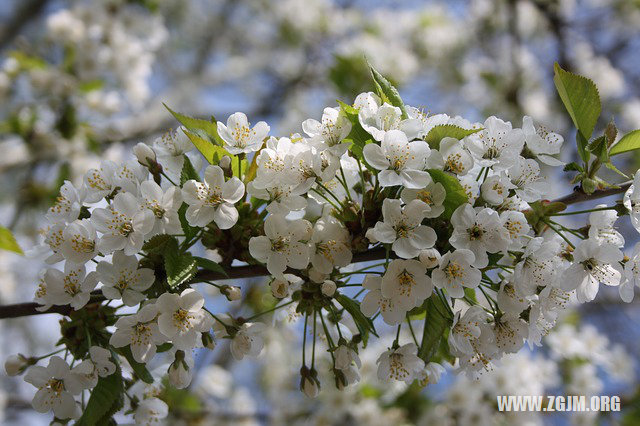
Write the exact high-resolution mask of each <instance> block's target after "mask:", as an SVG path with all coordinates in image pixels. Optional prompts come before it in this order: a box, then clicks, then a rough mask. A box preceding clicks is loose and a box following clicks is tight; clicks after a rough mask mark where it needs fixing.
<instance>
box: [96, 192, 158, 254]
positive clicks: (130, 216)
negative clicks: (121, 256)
mask: <svg viewBox="0 0 640 426" xmlns="http://www.w3.org/2000/svg"><path fill="white" fill-rule="evenodd" d="M91 222H92V223H93V225H94V226H95V228H96V230H98V231H99V232H101V233H102V234H103V235H102V237H100V239H99V240H98V243H97V247H98V251H100V252H101V253H102V254H109V253H113V252H114V251H116V250H124V253H125V254H126V255H127V256H130V255H133V254H135V253H137V252H139V251H140V249H141V248H142V245H143V244H144V241H145V239H146V237H147V235H149V233H150V232H151V230H152V229H153V225H154V216H153V213H152V212H151V211H150V210H148V209H141V206H140V201H139V200H138V199H137V198H136V197H135V196H133V195H132V194H130V193H128V192H127V193H119V194H117V195H116V196H115V198H114V199H113V203H111V205H110V206H109V207H107V208H104V209H102V208H98V209H95V210H94V211H93V213H92V215H91Z"/></svg>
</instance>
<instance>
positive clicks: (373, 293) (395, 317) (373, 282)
mask: <svg viewBox="0 0 640 426" xmlns="http://www.w3.org/2000/svg"><path fill="white" fill-rule="evenodd" d="M362 287H363V288H365V289H367V290H369V291H368V292H367V293H366V294H365V296H364V298H363V299H362V303H361V304H360V310H361V311H362V313H363V314H365V315H366V316H367V317H369V318H371V317H373V316H374V315H375V313H376V312H378V310H380V313H381V314H382V318H383V319H384V322H386V323H387V324H390V325H395V324H399V323H401V322H402V321H404V315H405V313H406V310H405V309H403V308H402V307H401V306H400V305H399V304H398V303H396V301H395V300H394V299H392V298H388V297H384V296H383V295H382V277H380V276H376V275H367V276H365V278H364V280H363V282H362Z"/></svg>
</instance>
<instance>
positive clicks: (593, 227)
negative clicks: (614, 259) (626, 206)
mask: <svg viewBox="0 0 640 426" xmlns="http://www.w3.org/2000/svg"><path fill="white" fill-rule="evenodd" d="M603 207H606V204H598V205H597V206H595V208H596V209H597V208H603ZM617 220H618V213H617V212H616V211H615V210H601V211H595V212H591V213H590V214H589V238H591V239H594V240H596V241H599V242H601V243H608V244H613V245H614V246H616V247H624V237H623V236H622V234H620V232H618V230H617V229H615V227H614V225H615V223H616V221H617Z"/></svg>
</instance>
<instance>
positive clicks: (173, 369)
mask: <svg viewBox="0 0 640 426" xmlns="http://www.w3.org/2000/svg"><path fill="white" fill-rule="evenodd" d="M185 355H186V354H185V353H184V351H176V358H175V360H174V361H173V362H172V363H171V365H170V366H169V370H167V373H168V376H169V383H171V384H172V385H173V386H175V387H176V388H178V389H184V388H186V387H187V386H189V384H190V383H191V377H192V375H193V371H192V370H191V368H190V365H189V364H193V359H191V358H190V357H186V356H185ZM189 361H191V362H189Z"/></svg>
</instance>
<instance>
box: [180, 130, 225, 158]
mask: <svg viewBox="0 0 640 426" xmlns="http://www.w3.org/2000/svg"><path fill="white" fill-rule="evenodd" d="M184 134H185V135H187V137H188V138H189V140H191V142H192V143H193V145H194V146H195V147H196V148H197V149H198V151H200V153H201V154H202V155H203V156H204V158H205V159H206V160H207V162H208V163H209V164H218V163H219V162H220V159H221V158H222V157H223V156H224V155H228V156H229V157H231V154H229V153H228V152H227V150H226V149H224V148H223V147H221V146H218V145H214V144H213V143H211V142H209V141H208V140H206V139H204V138H202V137H200V136H199V135H197V134H195V133H192V132H190V131H188V130H186V131H185V132H184Z"/></svg>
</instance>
